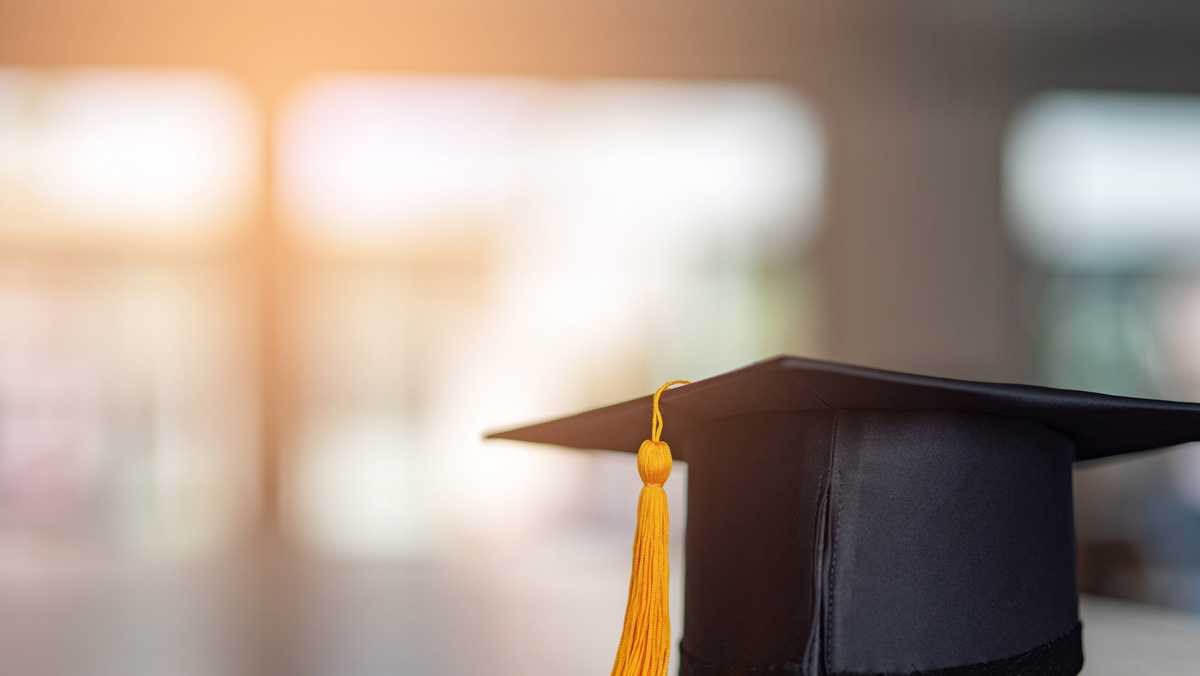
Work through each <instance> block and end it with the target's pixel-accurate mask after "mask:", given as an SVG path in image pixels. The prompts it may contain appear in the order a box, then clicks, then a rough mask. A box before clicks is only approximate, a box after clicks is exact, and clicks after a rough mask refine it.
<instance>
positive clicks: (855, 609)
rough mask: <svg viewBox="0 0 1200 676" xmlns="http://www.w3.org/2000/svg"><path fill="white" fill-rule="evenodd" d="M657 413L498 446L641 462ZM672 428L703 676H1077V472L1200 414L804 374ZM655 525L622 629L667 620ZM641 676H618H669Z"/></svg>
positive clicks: (885, 375)
mask: <svg viewBox="0 0 1200 676" xmlns="http://www.w3.org/2000/svg"><path fill="white" fill-rule="evenodd" d="M660 392H662V391H661V390H660ZM656 403H657V401H656V399H655V400H653V401H652V398H651V397H641V398H639V399H634V400H631V401H627V402H624V403H621V404H616V405H613V406H607V407H605V408H599V409H595V410H592V411H588V412H585V413H580V414H577V415H572V416H568V417H565V418H560V419H558V420H552V421H549V422H544V423H540V424H536V425H530V426H528V427H521V428H517V429H513V430H508V431H504V432H497V433H494V434H491V435H489V437H490V438H500V439H515V440H521V441H532V442H538V443H546V444H556V445H560V446H570V447H574V448H584V449H610V450H620V451H633V450H635V449H638V448H639V442H642V440H643V439H644V438H645V436H646V435H645V429H646V420H647V417H648V416H649V414H650V412H651V410H652V408H653V409H654V410H655V411H656V412H657V406H655V405H654V404H656ZM663 419H665V420H666V421H667V431H666V432H665V433H663V438H664V439H665V440H667V441H670V443H671V447H672V448H671V449H670V450H671V451H673V453H674V456H675V458H676V459H681V460H684V461H686V462H687V463H688V473H687V479H688V491H687V495H688V510H687V514H688V525H687V542H686V566H687V570H686V573H687V574H686V580H685V584H684V590H685V593H684V606H685V609H686V612H685V618H684V632H683V641H682V644H681V655H682V659H681V667H680V673H681V674H685V675H687V676H701V675H703V676H716V675H742V674H745V675H747V676H749V675H751V674H767V673H769V674H776V673H778V674H806V675H807V676H822V675H825V676H827V675H832V674H914V673H920V674H936V675H937V676H976V675H979V676H982V675H985V674H986V675H987V676H1001V675H1007V674H1022V675H1026V674H1076V673H1078V672H1079V670H1080V669H1081V668H1082V663H1083V656H1082V649H1081V642H1080V625H1079V616H1078V595H1077V592H1076V586H1075V542H1074V520H1073V516H1072V498H1071V468H1072V463H1073V462H1075V461H1080V460H1092V459H1096V458H1103V457H1108V456H1115V455H1120V454H1124V453H1131V452H1135V451H1142V450H1147V449H1153V448H1159V447H1163V446H1170V445H1173V444H1179V443H1183V442H1187V441H1192V440H1196V439H1200V405H1197V404H1185V403H1172V402H1165V401H1154V400H1148V399H1133V398H1127V397H1115V396H1108V395H1103V394H1094V393H1089V392H1076V391H1068V390H1057V389H1050V388H1043V387H1032V386H1026V385H1007V384H992V383H978V382H966V381H961V380H949V379H944V378H934V377H928V376H917V375H909V374H902V373H894V372H888V371H879V370H875V369H868V368H861V367H855V366H847V365H842V364H833V363H828V362H821V361H814V360H810V359H801V358H796V357H778V358H775V359H771V360H769V361H764V362H759V363H757V364H753V365H751V366H748V367H746V368H742V369H739V370H737V371H732V372H730V373H726V374H723V375H719V376H716V377H713V378H709V379H707V380H702V381H698V382H696V383H693V384H690V385H686V386H684V387H681V388H678V389H675V390H670V391H667V392H665V393H662V398H661V416H658V415H655V430H656V432H657V431H661V430H662V420H663ZM656 440H657V438H656ZM651 443H652V442H650V441H647V442H643V443H642V445H643V448H642V450H641V452H639V469H640V470H642V471H643V478H646V476H647V474H646V468H645V467H643V464H644V463H643V460H644V458H643V456H644V455H645V453H646V449H645V446H646V444H651ZM667 458H668V462H667V465H666V470H667V471H669V454H668V456H667ZM660 460H661V459H660ZM650 462H651V464H653V462H655V461H654V458H650ZM651 472H652V473H653V468H651ZM659 478H660V479H665V474H662V475H661V477H659ZM656 480H657V479H656ZM647 484H648V488H647V489H643V501H645V500H646V495H645V491H647V490H650V488H649V486H650V485H654V482H653V481H651V480H650V479H647ZM659 484H661V481H659ZM659 490H661V489H659ZM664 500H665V498H664ZM664 504H665V502H664ZM643 516H644V515H643V512H642V505H639V523H638V531H639V534H638V539H637V542H635V562H634V582H633V583H631V590H630V611H629V614H628V615H627V617H626V632H625V633H626V634H629V633H630V631H631V630H630V627H631V626H635V625H638V623H639V622H640V623H641V624H642V625H645V626H649V627H651V628H652V629H654V630H658V629H659V625H660V624H661V623H663V622H666V618H665V616H663V617H661V618H660V617H659V616H658V615H657V614H653V613H651V614H649V615H647V614H646V613H647V612H649V611H646V610H645V608H644V607H643V606H645V605H646V601H645V598H644V597H646V596H647V594H646V590H647V589H649V588H650V587H649V586H647V587H646V588H645V589H641V588H639V587H638V582H637V580H638V577H639V574H641V573H639V571H640V570H641V569H642V568H644V567H646V566H648V565H650V564H648V563H647V562H646V561H645V560H642V559H644V558H645V557H644V556H642V555H641V554H639V552H640V551H644V552H648V551H650V550H648V549H646V550H639V549H638V548H639V547H641V546H642V540H643V533H642V531H643V530H647V531H650V530H651V528H650V526H653V527H654V528H661V526H662V524H658V523H657V522H655V523H653V524H648V523H647V522H646V520H645V519H644V518H643ZM655 518H657V517H655ZM664 518H665V514H664ZM663 545H664V546H665V539H664V543H663ZM655 556H656V557H658V556H659V555H657V554H656V555H655ZM652 563H654V564H655V565H657V564H658V563H660V562H659V561H658V560H657V558H655V561H653V562H652ZM661 563H662V565H663V566H665V562H661ZM655 584H659V582H656V583H655ZM660 591H661V590H658V589H657V588H655V589H654V594H658V593H659V592H660ZM661 593H662V594H664V595H665V591H661ZM635 597H636V598H635ZM663 598H664V599H665V596H664V597H663ZM635 606H637V608H636V609H635ZM635 615H636V617H635ZM631 623H632V624H631ZM638 631H641V630H638ZM626 638H627V637H625V636H623V641H622V648H621V650H626V649H627V646H625V643H626V640H625V639H626ZM632 641H633V642H634V643H639V642H644V641H645V636H644V635H641V634H639V635H637V636H635V637H634V638H633V639H632ZM620 662H621V657H620V655H619V656H618V663H620ZM642 664H643V666H642V667H638V668H614V673H662V672H663V671H665V663H663V662H662V661H661V660H659V659H655V660H653V665H652V666H651V661H649V660H648V659H647V660H644V661H643V662H642ZM618 666H619V665H618Z"/></svg>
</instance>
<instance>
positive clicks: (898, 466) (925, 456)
mask: <svg viewBox="0 0 1200 676" xmlns="http://www.w3.org/2000/svg"><path fill="white" fill-rule="evenodd" d="M1071 457H1072V449H1071V443H1070V441H1069V440H1067V439H1066V438H1065V437H1063V436H1061V435H1059V434H1057V433H1054V432H1051V431H1049V430H1047V429H1046V428H1045V427H1043V426H1041V425H1039V424H1037V423H1034V422H1029V421H1025V420H1017V419H1011V418H1003V417H997V416H984V415H977V414H967V413H961V412H956V411H925V412H907V413H898V412H889V411H848V412H844V413H841V414H839V415H838V418H837V440H836V442H835V447H834V452H833V466H834V472H833V482H832V488H831V509H830V518H831V523H832V543H831V545H832V547H831V549H832V551H831V556H830V560H831V564H830V574H829V581H828V601H829V606H828V607H827V608H826V616H825V620H826V626H825V632H826V633H825V642H824V644H823V645H824V650H825V655H824V663H825V667H826V670H827V671H828V672H831V673H833V672H837V673H843V672H852V673H908V672H915V671H930V670H936V669H940V668H945V667H953V666H957V665H962V664H975V663H981V662H988V661H990V660H995V659H998V658H1001V657H1004V656H1007V655H1013V654H1017V653H1019V652H1021V651H1023V650H1026V649H1028V647H1029V646H1034V645H1039V644H1041V643H1045V642H1046V641H1048V640H1050V639H1053V638H1054V637H1057V636H1062V635H1064V634H1065V633H1067V632H1068V631H1069V630H1070V629H1071V628H1072V627H1074V626H1075V625H1076V624H1077V623H1078V621H1079V619H1078V617H1079V614H1078V599H1077V596H1076V591H1075V546H1074V536H1073V533H1074V521H1073V518H1072V504H1071Z"/></svg>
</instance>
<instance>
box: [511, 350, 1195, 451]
mask: <svg viewBox="0 0 1200 676" xmlns="http://www.w3.org/2000/svg"><path fill="white" fill-rule="evenodd" d="M681 375H687V374H681ZM662 409H663V415H664V417H665V418H666V420H667V430H668V432H667V440H668V441H670V435H671V434H681V433H683V434H685V433H686V432H687V431H688V430H689V429H695V428H696V427H699V426H700V425H702V424H704V423H705V422H707V421H712V420H717V419H720V418H727V417H730V416H734V415H739V414H742V413H752V412H759V413H765V412H792V413H795V412H802V411H832V410H871V409H878V410H894V411H919V410H955V411H964V412H976V413H994V414H1000V415H1006V416H1011V417H1019V418H1023V419H1026V420H1033V421H1036V422H1040V423H1042V424H1044V425H1046V426H1047V427H1049V428H1051V429H1054V430H1056V431H1058V432H1060V433H1062V434H1063V435H1065V436H1067V437H1069V438H1070V439H1071V440H1072V441H1073V442H1074V443H1075V447H1076V454H1077V455H1076V459H1077V460H1090V459H1094V458H1102V457H1107V456H1111V455H1119V454H1123V453H1131V452H1134V451H1142V450H1148V449H1153V448H1161V447H1164V446H1170V445H1174V444H1180V443H1184V442H1187V441H1194V440H1196V438H1197V437H1198V436H1200V405H1197V404H1188V403H1176V402H1168V401H1156V400H1151V399H1134V398H1130V397H1113V396H1108V395H1104V394H1095V393H1091V392H1075V391H1071V390H1059V389H1051V388H1046V387H1033V386H1029V385H1008V384H998V383H979V382H969V381H963V380H951V379H948V378H935V377H930V376H921V375H912V374H905V373H895V372H892V371H881V370H878V369H870V368H863V367H859V366H849V365H846V364H836V363H831V362H825V361H817V360H812V359H803V358H800V357H776V358H774V359H770V360H768V361H763V362H759V363H757V364H752V365H750V366H747V367H745V368H742V369H738V370H736V371H731V372H729V373H724V374H722V375H719V376H715V377H712V378H708V379H706V380H701V381H698V382H695V383H693V384H691V385H686V386H684V387H680V388H676V389H672V390H668V391H667V392H666V393H665V394H664V395H663V397H662ZM649 410H650V398H649V397H639V398H637V399H632V400H630V401H627V402H624V403H621V404H614V405H612V406H606V407H604V408H599V409H595V410H592V411H587V412H585V413H580V414H577V415H572V416H567V417H565V418H559V419H556V420H551V421H548V422H544V423H538V424H535V425H528V426H525V427H520V428H516V429H511V430H506V431H501V432H494V433H492V434H489V435H488V436H489V438H496V439H516V440H519V441H533V442H537V443H544V444H556V445H559V446H569V447H572V448H581V449H607V450H614V451H625V452H635V451H636V450H637V448H638V445H639V444H640V443H641V442H642V440H643V439H644V438H645V437H646V429H647V422H646V421H647V415H648V413H647V412H648V411H649ZM679 458H680V459H682V460H687V457H686V454H683V455H679Z"/></svg>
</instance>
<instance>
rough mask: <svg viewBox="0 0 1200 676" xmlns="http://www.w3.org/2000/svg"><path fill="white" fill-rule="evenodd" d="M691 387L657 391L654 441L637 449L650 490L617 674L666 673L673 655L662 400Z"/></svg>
mask: <svg viewBox="0 0 1200 676" xmlns="http://www.w3.org/2000/svg"><path fill="white" fill-rule="evenodd" d="M687 383H688V381H686V380H672V381H669V382H667V383H664V384H663V386H662V387H660V388H658V391H656V392H655V393H654V400H653V401H654V403H653V406H652V413H651V417H650V438H649V439H647V440H646V441H643V442H642V445H641V447H640V448H638V457H637V464H638V474H640V475H641V477H642V482H643V483H644V484H645V486H643V487H642V493H641V496H640V497H638V509H637V530H636V531H635V532H634V535H633V571H632V573H631V574H630V576H629V601H628V603H627V605H626V606H625V628H624V629H623V630H622V631H621V644H620V645H619V646H618V647H617V658H616V661H615V662H614V663H613V669H612V676H665V674H666V673H667V662H668V661H669V660H670V657H671V616H670V606H671V585H670V581H671V561H670V550H669V547H668V542H667V540H668V535H669V533H670V517H669V515H668V511H667V493H666V491H664V490H663V484H665V483H666V482H667V478H668V477H669V476H671V447H670V446H668V445H667V442H665V441H663V440H662V429H663V419H662V411H660V410H659V406H658V400H659V398H660V397H662V393H663V392H665V391H666V389H667V388H668V387H671V386H672V385H686V384H687Z"/></svg>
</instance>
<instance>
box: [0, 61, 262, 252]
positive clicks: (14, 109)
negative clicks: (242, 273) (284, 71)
mask: <svg viewBox="0 0 1200 676" xmlns="http://www.w3.org/2000/svg"><path fill="white" fill-rule="evenodd" d="M0 90H5V91H3V92H2V93H0V99H2V100H3V101H5V104H4V105H0V127H3V129H0V149H3V150H5V151H6V153H8V154H9V157H10V160H8V161H6V162H4V164H5V167H4V171H3V172H0V194H5V195H8V196H14V199H20V201H23V202H24V203H25V209H24V211H25V213H24V214H22V215H23V216H24V218H21V219H19V220H18V219H11V216H12V214H10V219H11V220H12V222H10V223H8V224H6V225H15V226H25V227H28V226H29V225H30V224H39V225H54V226H66V227H70V228H101V229H110V230H131V231H137V232H146V231H156V230H159V231H168V232H171V233H181V232H185V231H200V230H205V229H210V228H212V227H213V226H215V225H224V224H228V222H229V221H230V220H233V219H235V218H238V217H239V216H241V215H244V214H245V213H246V212H247V209H248V207H249V206H250V205H251V199H252V190H253V189H254V177H255V175H256V173H257V170H258V167H257V160H256V157H257V150H258V148H257V142H256V139H257V136H256V131H255V125H256V120H255V116H254V113H253V111H252V109H251V108H250V106H249V104H248V103H247V101H246V100H244V98H243V96H242V95H241V93H240V92H239V90H238V89H237V88H236V87H235V86H234V85H232V84H231V83H230V82H228V81H227V80H225V79H223V78H221V77H217V76H213V75H206V74H199V73H176V72H153V71H104V70H81V71H71V72H68V73H67V74H65V75H62V76H50V75H43V74H36V73H35V74H29V73H26V74H25V76H24V77H18V76H15V75H11V76H10V77H7V78H2V79H0ZM21 196H23V199H22V198H21Z"/></svg>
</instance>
